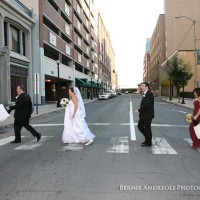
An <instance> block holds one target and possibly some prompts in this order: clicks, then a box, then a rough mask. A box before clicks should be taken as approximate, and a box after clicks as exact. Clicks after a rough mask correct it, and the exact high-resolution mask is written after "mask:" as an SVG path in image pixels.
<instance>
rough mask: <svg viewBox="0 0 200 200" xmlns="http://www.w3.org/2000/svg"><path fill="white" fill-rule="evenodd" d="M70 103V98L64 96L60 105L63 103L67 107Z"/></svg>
mask: <svg viewBox="0 0 200 200" xmlns="http://www.w3.org/2000/svg"><path fill="white" fill-rule="evenodd" d="M68 103H69V99H68V98H62V99H61V100H60V105H61V106H62V107H66V106H67V105H68Z"/></svg>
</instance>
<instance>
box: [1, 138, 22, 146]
mask: <svg viewBox="0 0 200 200" xmlns="http://www.w3.org/2000/svg"><path fill="white" fill-rule="evenodd" d="M23 137H25V136H21V138H23ZM14 139H15V136H9V137H6V138H3V139H0V146H3V145H5V144H8V143H10V142H11V141H13V140H14Z"/></svg>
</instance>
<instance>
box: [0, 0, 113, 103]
mask: <svg viewBox="0 0 200 200" xmlns="http://www.w3.org/2000/svg"><path fill="white" fill-rule="evenodd" d="M7 7H10V8H9V9H8V8H7ZM0 9H1V10H0V20H1V21H0V24H1V27H3V28H2V29H1V30H0V31H1V32H2V34H1V40H0V49H1V53H0V62H1V68H0V69H1V77H2V78H1V82H2V84H1V85H0V92H1V93H0V94H1V98H4V99H2V100H1V101H2V102H4V103H7V102H9V101H11V102H12V101H14V96H15V91H14V90H15V89H14V88H15V87H16V84H19V83H20V84H22V83H23V84H24V85H25V86H26V87H27V91H28V92H29V93H30V94H31V96H32V97H33V99H34V102H38V103H39V104H44V103H45V102H47V101H52V102H54V101H57V100H59V99H60V98H62V97H68V89H69V88H70V87H73V86H77V87H79V89H80V91H81V94H82V96H83V98H86V96H87V94H88V92H89V93H90V96H92V97H97V96H98V92H100V91H101V90H103V89H108V88H109V89H110V87H111V86H112V82H111V81H112V80H111V69H115V67H114V60H113V59H115V58H114V51H111V50H110V49H112V44H111V42H109V39H108V37H107V36H106V37H105V38H106V42H104V44H106V45H105V46H104V47H103V49H104V50H103V51H104V53H105V52H106V54H104V56H103V57H102V59H103V61H104V62H103V63H104V67H102V68H99V62H100V59H99V49H101V48H99V46H98V43H99V36H98V33H99V32H102V31H99V25H98V22H99V13H98V10H97V7H96V4H95V1H94V0H73V1H72V0H63V1H60V0H43V1H39V0H36V1H30V0H29V1H27V0H17V1H16V0H11V1H6V0H3V1H2V2H0ZM12 9H13V11H12ZM8 11H9V12H8ZM6 15H9V16H8V17H6ZM11 15H12V16H11ZM11 19H13V23H11V22H10V21H12V20H11ZM20 20H21V21H20ZM13 27H14V28H13ZM100 27H101V26H100ZM16 29H17V30H16ZM5 38H6V39H5ZM13 38H14V39H15V40H16V41H15V43H16V44H12V45H13V46H14V47H13V48H15V49H14V50H13V48H12V46H11V43H12V42H13V41H14V39H13ZM108 49H109V50H108ZM109 54H110V55H109ZM11 57H12V59H10V58H11ZM10 60H12V62H16V65H14V66H15V67H13V65H11V62H10ZM21 65H22V66H21ZM20 67H21V68H20ZM5 68H6V69H7V72H4V69H5ZM102 71H103V72H102ZM10 73H11V74H10ZM16 74H17V75H16ZM15 76H17V78H16V77H15ZM5 79H6V81H4V80H5ZM10 80H11V81H10ZM5 82H6V83H5ZM13 83H14V84H13ZM5 88H6V95H4V92H5ZM10 88H11V89H10ZM2 94H3V95H2Z"/></svg>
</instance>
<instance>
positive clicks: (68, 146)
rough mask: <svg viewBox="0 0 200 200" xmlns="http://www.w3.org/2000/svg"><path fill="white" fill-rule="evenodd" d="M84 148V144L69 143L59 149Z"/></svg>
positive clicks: (77, 149)
mask: <svg viewBox="0 0 200 200" xmlns="http://www.w3.org/2000/svg"><path fill="white" fill-rule="evenodd" d="M82 149H83V144H75V143H74V144H67V145H66V146H64V147H62V149H61V150H59V151H81V150H82Z"/></svg>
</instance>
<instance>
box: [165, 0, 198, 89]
mask: <svg viewBox="0 0 200 200" xmlns="http://www.w3.org/2000/svg"><path fill="white" fill-rule="evenodd" d="M199 7H200V1H199V0H185V1H179V0H165V1H164V11H165V32H166V33H165V35H166V58H167V59H168V58H170V59H172V58H173V56H178V57H180V58H182V59H183V60H184V61H185V62H190V64H191V66H192V68H191V71H192V72H193V73H194V76H193V77H192V78H191V80H190V81H189V83H188V85H187V86H186V88H185V91H186V92H192V90H193V89H194V87H196V86H197V85H199V83H198V82H199V81H200V70H199V64H198V63H197V56H196V55H195V54H194V49H195V48H196V49H200V15H199ZM194 60H195V61H194ZM164 64H165V63H164ZM164 64H163V67H164ZM195 77H196V78H195ZM195 79H196V80H195ZM194 83H195V84H194Z"/></svg>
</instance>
